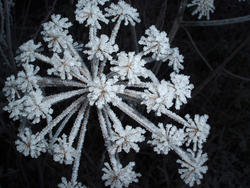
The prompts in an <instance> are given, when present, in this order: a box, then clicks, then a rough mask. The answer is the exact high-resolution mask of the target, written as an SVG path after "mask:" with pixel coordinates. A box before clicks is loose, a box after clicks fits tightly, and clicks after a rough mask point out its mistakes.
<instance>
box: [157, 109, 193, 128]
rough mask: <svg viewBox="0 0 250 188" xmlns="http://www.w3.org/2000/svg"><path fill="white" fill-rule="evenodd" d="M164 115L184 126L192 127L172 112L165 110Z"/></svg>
mask: <svg viewBox="0 0 250 188" xmlns="http://www.w3.org/2000/svg"><path fill="white" fill-rule="evenodd" d="M162 113H163V114H165V115H166V116H168V117H170V118H171V119H173V120H174V121H176V122H178V123H180V124H182V125H183V126H190V125H189V123H188V122H187V121H186V120H185V119H183V118H182V117H181V116H179V115H177V114H176V113H174V112H171V111H170V110H167V109H165V110H164V111H163V112H162Z"/></svg>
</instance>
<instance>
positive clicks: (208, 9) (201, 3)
mask: <svg viewBox="0 0 250 188" xmlns="http://www.w3.org/2000/svg"><path fill="white" fill-rule="evenodd" d="M192 6H196V9H194V11H193V12H192V15H195V14H198V19H201V18H202V17H203V16H205V17H206V18H207V20H209V19H210V13H213V12H214V10H215V6H214V0H192V2H191V3H189V4H188V5H187V7H192Z"/></svg>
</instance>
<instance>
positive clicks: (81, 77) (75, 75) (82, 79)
mask: <svg viewBox="0 0 250 188" xmlns="http://www.w3.org/2000/svg"><path fill="white" fill-rule="evenodd" d="M70 74H71V75H72V76H73V77H75V78H76V79H78V80H80V81H81V82H83V83H86V84H87V83H88V82H89V80H87V79H86V78H85V77H83V76H82V75H78V74H75V73H73V72H70Z"/></svg>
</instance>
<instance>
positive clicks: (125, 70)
mask: <svg viewBox="0 0 250 188" xmlns="http://www.w3.org/2000/svg"><path fill="white" fill-rule="evenodd" d="M117 56H118V60H117V61H116V60H115V61H111V62H110V64H113V65H116V66H114V67H112V68H111V70H112V71H114V72H116V73H118V75H119V76H120V77H121V79H122V80H125V79H128V81H129V84H138V83H140V82H141V81H140V79H139V77H144V78H147V77H148V72H147V69H146V68H145V67H144V65H145V63H146V62H145V61H144V60H143V59H141V55H139V54H137V55H135V52H129V53H128V54H127V53H125V52H120V53H119V54H118V55H117Z"/></svg>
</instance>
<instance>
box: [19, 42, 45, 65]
mask: <svg viewBox="0 0 250 188" xmlns="http://www.w3.org/2000/svg"><path fill="white" fill-rule="evenodd" d="M41 46H42V44H41V42H39V43H38V44H35V43H34V41H33V40H29V41H27V42H26V43H24V44H22V45H21V46H20V47H19V48H18V50H19V51H20V55H19V56H17V57H16V58H15V59H16V61H21V62H24V63H29V62H34V61H35V60H36V57H35V54H34V53H35V51H36V50H37V49H38V48H40V47H41Z"/></svg>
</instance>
